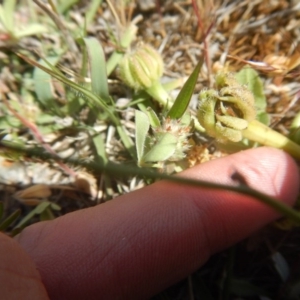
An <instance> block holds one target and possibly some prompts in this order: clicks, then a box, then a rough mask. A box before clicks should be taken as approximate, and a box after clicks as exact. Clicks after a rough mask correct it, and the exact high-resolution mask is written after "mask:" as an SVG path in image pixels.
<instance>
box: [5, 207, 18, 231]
mask: <svg viewBox="0 0 300 300" xmlns="http://www.w3.org/2000/svg"><path fill="white" fill-rule="evenodd" d="M20 215H21V210H20V209H18V210H16V211H14V212H13V213H12V214H11V215H9V216H8V217H7V218H6V219H5V220H4V221H2V222H1V223H0V231H4V230H6V229H7V228H8V227H9V226H10V225H11V224H12V223H13V222H14V221H15V220H16V219H17V218H18V217H19V216H20Z"/></svg>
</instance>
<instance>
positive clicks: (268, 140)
mask: <svg viewBox="0 0 300 300" xmlns="http://www.w3.org/2000/svg"><path fill="white" fill-rule="evenodd" d="M242 133H243V137H244V138H247V139H249V140H251V141H254V142H258V143H260V144H262V145H265V146H271V147H275V148H278V149H283V150H284V151H286V152H287V153H289V154H291V155H292V156H293V157H294V158H297V159H300V146H299V145H298V144H296V143H294V142H293V141H291V140H290V139H289V138H287V137H285V136H284V135H282V134H281V133H279V132H277V131H275V130H273V129H271V128H270V127H268V126H266V125H264V124H262V123H260V122H259V121H257V120H254V121H252V122H250V123H249V125H248V128H247V129H245V130H243V131H242Z"/></svg>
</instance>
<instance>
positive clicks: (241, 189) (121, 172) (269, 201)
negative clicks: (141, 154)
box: [0, 140, 300, 224]
mask: <svg viewBox="0 0 300 300" xmlns="http://www.w3.org/2000/svg"><path fill="white" fill-rule="evenodd" d="M1 148H4V149H6V150H7V149H9V150H14V151H17V152H21V153H26V154H27V155H28V156H30V157H38V158H42V159H53V160H57V157H55V156H53V155H51V154H49V153H44V152H43V151H41V149H37V148H34V149H27V148H24V147H22V146H19V145H16V144H14V143H11V142H7V141H3V140H2V141H0V150H1ZM61 161H63V162H65V163H67V162H68V163H71V164H73V165H77V166H82V167H84V168H86V169H89V170H92V171H93V172H95V173H96V174H100V173H102V172H106V173H108V174H111V175H113V176H114V177H115V176H116V174H118V176H141V177H146V178H149V179H155V180H157V179H163V180H168V181H171V182H175V183H178V184H187V185H191V186H195V187H202V188H210V189H214V190H227V191H232V192H235V193H239V194H243V195H247V196H251V197H253V198H254V199H256V200H257V201H260V202H262V203H264V204H266V205H268V206H269V207H271V208H273V209H274V210H275V211H277V212H279V213H280V214H282V215H283V216H285V217H287V218H289V219H290V220H291V221H293V222H295V224H300V213H299V212H298V211H297V210H295V209H293V208H291V207H289V206H288V205H286V204H285V203H283V202H281V201H279V200H278V199H276V198H274V197H270V196H268V195H266V194H263V193H262V192H259V191H257V190H254V189H252V188H250V187H248V186H247V185H239V186H231V185H225V184H219V183H213V182H209V181H204V180H196V179H191V178H186V177H181V176H178V175H176V176H174V175H168V174H164V173H158V172H157V171H154V170H149V169H144V168H138V167H136V166H129V165H126V166H122V165H119V164H114V163H112V162H108V163H99V162H98V163H96V162H83V161H79V160H76V159H72V158H67V159H61Z"/></svg>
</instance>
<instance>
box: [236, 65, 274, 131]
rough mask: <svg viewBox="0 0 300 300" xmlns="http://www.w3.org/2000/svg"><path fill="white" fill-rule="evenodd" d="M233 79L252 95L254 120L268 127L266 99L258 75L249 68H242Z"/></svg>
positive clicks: (268, 118)
mask: <svg viewBox="0 0 300 300" xmlns="http://www.w3.org/2000/svg"><path fill="white" fill-rule="evenodd" d="M235 77H236V79H237V81H238V82H239V83H240V84H244V85H246V86H247V88H248V89H249V90H250V91H251V92H252V93H253V95H254V99H255V109H256V119H257V120H258V121H260V122H262V123H263V124H265V125H269V123H270V116H269V114H268V113H267V112H266V108H267V99H266V96H265V93H264V88H263V83H262V80H261V79H260V77H259V74H258V73H257V72H256V71H255V70H254V69H252V68H250V67H244V68H243V69H242V70H240V71H239V72H237V73H236V74H235Z"/></svg>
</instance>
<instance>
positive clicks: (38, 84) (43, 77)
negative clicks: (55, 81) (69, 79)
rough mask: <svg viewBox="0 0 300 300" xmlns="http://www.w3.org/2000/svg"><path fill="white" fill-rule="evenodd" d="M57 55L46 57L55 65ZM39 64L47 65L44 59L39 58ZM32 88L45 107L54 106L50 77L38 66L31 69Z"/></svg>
mask: <svg viewBox="0 0 300 300" xmlns="http://www.w3.org/2000/svg"><path fill="white" fill-rule="evenodd" d="M59 58H60V57H59V56H53V57H47V61H48V62H49V63H51V64H52V65H55V64H56V63H57V62H58V60H59ZM39 64H41V65H42V66H47V63H46V62H45V60H44V59H40V61H39ZM33 81H34V90H35V93H36V95H37V100H38V101H39V102H40V103H41V104H42V105H43V106H44V107H45V108H49V106H50V107H52V106H54V105H55V104H54V98H55V95H54V91H53V86H52V77H51V75H49V74H48V73H46V72H45V71H43V70H42V69H40V68H39V67H35V68H34V71H33Z"/></svg>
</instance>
